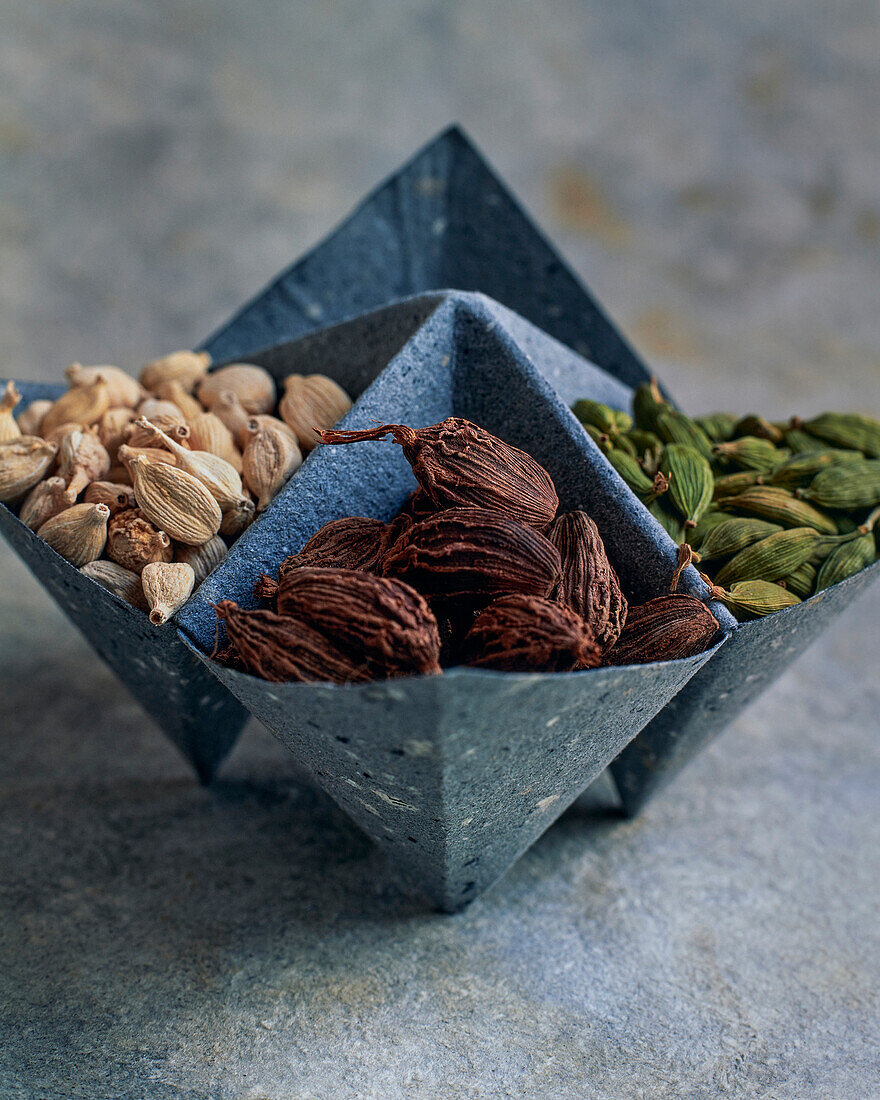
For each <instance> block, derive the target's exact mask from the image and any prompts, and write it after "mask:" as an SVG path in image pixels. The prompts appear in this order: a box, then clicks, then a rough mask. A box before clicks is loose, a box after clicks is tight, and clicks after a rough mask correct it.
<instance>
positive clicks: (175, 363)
mask: <svg viewBox="0 0 880 1100" xmlns="http://www.w3.org/2000/svg"><path fill="white" fill-rule="evenodd" d="M210 365H211V356H210V355H209V354H208V352H206V351H173V352H171V354H170V355H163V356H162V358H161V359H151V360H150V362H149V363H145V364H144V365H143V367H142V368H141V373H140V381H141V385H142V386H143V387H144V389H147V390H151V391H155V390H157V389H158V388H159V386H161V385H162V383H163V382H174V381H177V382H179V383H180V384H181V386H183V388H184V389H185V390H187V391H188V392H189V393H192V390H193V387H194V386H195V384H196V382H198V380H199V379H200V378H201V377H202V376H203V375H204V373H205V371H206V370H207V369H208V367H209V366H210Z"/></svg>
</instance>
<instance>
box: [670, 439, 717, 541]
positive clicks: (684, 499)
mask: <svg viewBox="0 0 880 1100" xmlns="http://www.w3.org/2000/svg"><path fill="white" fill-rule="evenodd" d="M660 471H661V473H663V475H664V476H665V477H666V480H667V481H668V482H669V499H670V501H671V502H672V505H673V507H675V508H677V509H678V511H679V512H680V513H681V515H682V516H683V517H684V520H685V524H684V525H685V527H686V528H690V527H696V525H697V522H698V521H699V519H700V517H701V516H702V514H703V513H704V512H705V511H706V509H707V508H708V507H709V505H710V504H711V502H712V486H713V484H714V478H713V476H712V467H711V466H710V465H709V463H708V462H707V461H706V459H705V458H703V456H702V455H701V454H700V452H699V451H696V450H694V448H693V447H689V446H687V445H686V444H683V443H670V444H668V446H666V447H665V448H664V450H663V456H662V458H661V459H660Z"/></svg>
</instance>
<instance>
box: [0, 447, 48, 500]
mask: <svg viewBox="0 0 880 1100" xmlns="http://www.w3.org/2000/svg"><path fill="white" fill-rule="evenodd" d="M56 454H58V445H57V444H56V443H50V442H49V441H48V440H45V439H39V438H38V437H37V436H34V435H23V436H22V437H21V438H20V439H13V440H10V442H9V443H0V501H2V502H3V503H4V504H15V503H16V502H17V501H19V500H21V498H22V497H23V496H25V494H26V493H27V492H28V490H29V489H32V488H33V487H34V486H35V485H36V484H37V482H38V481H39V480H40V479H41V478H42V476H43V475H44V474H45V473H46V471H47V470H48V469H49V467H50V466H51V465H52V463H53V462H54V461H55V455H56Z"/></svg>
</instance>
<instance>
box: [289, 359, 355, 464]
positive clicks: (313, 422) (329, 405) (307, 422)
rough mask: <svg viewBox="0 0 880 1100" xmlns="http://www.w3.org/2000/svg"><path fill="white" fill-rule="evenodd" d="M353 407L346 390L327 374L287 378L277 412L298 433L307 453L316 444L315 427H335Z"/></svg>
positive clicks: (290, 376) (300, 442)
mask: <svg viewBox="0 0 880 1100" xmlns="http://www.w3.org/2000/svg"><path fill="white" fill-rule="evenodd" d="M350 408H351V398H350V397H349V396H348V394H347V393H346V392H345V390H344V389H343V388H342V387H341V386H340V385H338V384H337V383H336V382H334V381H333V379H332V378H328V377H327V376H326V375H324V374H306V375H302V374H291V375H288V377H287V378H285V379H284V396H283V397H282V398H281V403H280V404H279V406H278V412H279V413H280V414H281V418H282V419H283V420H284V422H285V423H286V424H288V425H289V426H290V427H291V428H292V429H293V431H294V432H295V433H296V438H297V440H298V441H299V445H300V447H301V448H302V451H303V453H304V454H308V452H309V451H311V450H312V448H313V447H315V445H316V444H317V439H316V438H315V429H316V428H332V427H333V425H334V424H338V423H339V421H340V420H341V419H342V418H343V416H345V414H346V413H347V412H348V410H349V409H350Z"/></svg>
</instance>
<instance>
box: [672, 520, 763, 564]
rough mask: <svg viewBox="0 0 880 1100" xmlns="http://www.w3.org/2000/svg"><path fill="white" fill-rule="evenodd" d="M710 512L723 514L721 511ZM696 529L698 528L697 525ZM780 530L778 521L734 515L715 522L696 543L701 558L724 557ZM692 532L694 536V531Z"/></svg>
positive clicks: (736, 552)
mask: <svg viewBox="0 0 880 1100" xmlns="http://www.w3.org/2000/svg"><path fill="white" fill-rule="evenodd" d="M710 514H712V515H716V514H717V515H724V513H723V512H720V513H710ZM701 522H702V521H701ZM697 529H698V530H699V525H698V528H697ZM781 530H782V528H781V527H780V526H779V524H778V523H770V522H768V521H767V520H765V519H752V518H750V517H747V516H736V517H734V518H733V519H731V518H729V517H728V518H726V519H724V520H722V522H721V523H717V524H715V525H714V526H713V527H712V529H711V530H710V531H709V532H708V533H707V534H706V535H705V537H704V538H703V539H702V541H701V542H697V543H696V545H697V548H698V550H699V551H700V558H701V559H703V560H706V559H708V558H726V557H728V556H729V555H730V554H738V553H739V552H740V550H745V548H746V547H747V546H752V545H753V544H754V543H756V542H760V541H761V539H766V538H767V537H768V536H770V535H775V534H776V533H777V532H778V531H781ZM694 534H695V536H696V532H695V533H694ZM695 541H696V539H695Z"/></svg>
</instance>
